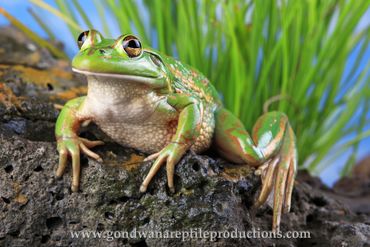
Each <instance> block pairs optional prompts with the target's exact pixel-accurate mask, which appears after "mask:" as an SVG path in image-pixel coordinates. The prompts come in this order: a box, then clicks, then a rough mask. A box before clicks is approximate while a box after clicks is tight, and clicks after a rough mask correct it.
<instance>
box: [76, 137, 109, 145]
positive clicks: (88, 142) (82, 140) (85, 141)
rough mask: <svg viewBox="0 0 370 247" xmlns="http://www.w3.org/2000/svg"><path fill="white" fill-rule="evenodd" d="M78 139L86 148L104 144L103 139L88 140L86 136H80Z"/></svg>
mask: <svg viewBox="0 0 370 247" xmlns="http://www.w3.org/2000/svg"><path fill="white" fill-rule="evenodd" d="M80 140H81V142H82V143H83V144H85V146H86V147H88V148H93V147H96V146H100V145H104V142H103V141H90V140H88V139H86V138H82V137H80Z"/></svg>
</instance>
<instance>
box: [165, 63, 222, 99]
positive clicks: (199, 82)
mask: <svg viewBox="0 0 370 247" xmlns="http://www.w3.org/2000/svg"><path fill="white" fill-rule="evenodd" d="M165 63H166V64H167V67H168V69H169V70H170V72H171V74H172V75H173V77H174V78H173V83H172V87H173V89H174V91H176V92H178V93H187V94H191V95H193V96H194V97H197V98H200V99H203V100H205V101H206V102H208V103H215V104H221V101H220V98H219V96H218V92H217V90H216V89H215V88H214V86H213V85H212V84H211V82H210V81H209V80H208V78H207V77H205V76H204V75H203V74H202V73H201V72H199V71H198V70H197V69H195V68H193V67H191V66H190V65H188V64H184V63H182V62H180V61H178V60H176V59H174V58H172V57H168V56H166V57H165Z"/></svg>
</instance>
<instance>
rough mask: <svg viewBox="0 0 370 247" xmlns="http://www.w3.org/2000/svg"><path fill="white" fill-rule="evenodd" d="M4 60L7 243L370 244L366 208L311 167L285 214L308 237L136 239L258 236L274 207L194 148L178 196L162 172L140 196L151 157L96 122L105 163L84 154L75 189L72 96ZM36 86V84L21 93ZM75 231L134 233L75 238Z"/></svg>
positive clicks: (2, 193)
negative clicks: (58, 124)
mask: <svg viewBox="0 0 370 247" xmlns="http://www.w3.org/2000/svg"><path fill="white" fill-rule="evenodd" d="M3 32H4V31H3ZM8 42H11V39H9V40H8ZM45 59H52V58H45ZM0 61H4V60H1V59H0ZM0 66H1V64H0ZM7 66H9V67H7V68H5V69H4V70H6V71H5V72H4V73H3V74H2V75H4V74H7V76H10V77H12V78H13V79H12V81H11V82H6V81H4V80H1V76H2V75H1V74H0V86H2V87H0V96H1V93H2V92H5V91H6V92H7V94H6V95H7V96H6V97H5V96H4V95H5V94H3V97H0V246H366V243H369V241H370V217H369V214H361V213H359V214H354V213H353V212H352V211H350V210H349V209H348V208H347V207H345V206H344V205H343V204H342V203H340V202H338V201H337V200H336V199H334V198H333V196H332V194H335V193H334V192H333V191H331V190H329V189H328V188H325V186H323V185H322V183H321V182H320V181H319V180H317V179H313V178H312V177H311V176H309V175H308V174H307V173H301V174H300V175H299V176H298V181H297V183H296V186H295V189H294V192H293V202H292V210H291V211H292V212H291V213H289V214H287V215H285V216H283V219H282V225H281V227H282V231H283V233H285V232H287V231H308V233H309V234H310V237H311V238H308V239H307V238H306V239H304V238H272V239H271V238H265V239H262V238H222V237H220V236H219V237H217V238H216V239H215V241H210V240H209V239H201V238H193V239H188V240H186V241H181V239H176V238H164V239H163V238H162V239H159V238H150V237H145V236H139V235H138V232H144V231H147V232H148V231H156V232H157V233H158V232H161V233H162V234H165V231H188V233H189V234H190V233H191V232H190V231H193V232H192V233H191V234H193V236H195V235H194V234H195V233H198V234H199V232H200V231H203V232H204V231H220V232H224V231H229V232H230V234H235V233H236V231H239V233H241V232H243V231H252V232H251V233H253V231H255V233H254V234H255V235H256V236H258V234H261V231H269V230H270V229H271V222H272V210H271V208H270V207H269V206H267V205H265V206H263V207H261V208H260V209H258V210H255V209H253V208H252V205H253V202H254V200H255V197H256V195H257V193H258V189H259V188H260V181H259V177H257V176H255V175H254V173H253V171H252V170H251V169H249V168H248V167H247V166H244V167H237V166H235V165H232V164H228V163H225V162H224V161H222V160H220V159H218V158H217V157H216V156H213V155H212V154H209V155H208V156H206V155H195V154H192V153H188V154H187V155H186V156H185V157H184V158H183V159H182V160H181V161H180V163H179V164H178V165H177V166H176V184H175V187H176V193H175V194H171V193H170V192H169V190H168V189H167V186H166V174H165V171H164V169H162V170H161V171H160V172H159V174H158V175H157V176H156V177H155V179H154V180H153V182H152V183H151V184H150V186H149V189H148V192H147V193H144V194H142V193H139V186H140V184H141V182H142V180H143V178H144V177H145V175H146V174H147V172H148V170H149V169H150V165H151V163H150V162H145V163H143V162H142V159H143V156H144V155H143V154H141V153H138V152H136V151H135V150H132V149H129V148H124V147H121V146H119V145H117V144H115V143H113V142H110V141H109V139H107V138H106V137H104V135H103V134H102V133H101V132H99V131H98V130H97V129H96V126H91V127H89V128H87V129H86V130H84V131H83V133H82V134H81V135H83V136H84V137H88V138H98V139H101V138H103V139H105V140H106V141H107V144H106V145H104V146H101V147H98V148H95V149H94V150H95V151H96V152H97V153H99V154H100V155H101V156H102V157H103V160H104V162H103V163H98V162H96V161H94V160H91V159H88V158H86V157H84V156H82V159H81V164H82V174H81V186H80V191H79V192H78V193H71V190H70V185H71V170H70V167H68V168H67V171H66V173H65V175H64V176H63V177H62V178H61V179H56V178H55V175H54V173H55V170H56V167H57V162H58V154H57V151H56V144H55V140H54V137H53V128H54V123H55V120H56V117H57V113H58V111H57V110H56V109H55V108H54V107H53V103H55V102H61V101H63V100H66V98H63V97H60V96H61V95H63V87H60V88H61V89H60V91H57V92H50V87H48V86H45V85H43V84H32V82H30V81H27V80H24V78H23V79H21V78H19V74H18V73H14V71H13V70H12V66H13V65H7ZM42 69H43V70H47V68H45V69H44V68H42ZM12 75H13V76H12ZM71 78H73V77H71ZM12 83H13V84H12ZM70 83H72V82H70ZM30 85H33V86H32V87H33V88H34V89H35V90H33V91H32V90H31V91H27V90H24V89H22V87H31V86H30ZM78 85H80V84H78ZM1 89H2V90H3V91H1ZM53 90H54V89H53ZM27 92H31V93H32V95H30V94H29V93H27ZM39 95H40V97H39ZM45 95H47V96H45ZM54 96H55V97H54ZM69 96H71V95H69ZM72 96H73V95H72ZM1 99H3V100H1ZM71 231H75V233H76V234H77V233H78V232H79V231H86V232H85V233H90V234H93V233H92V232H91V231H100V233H101V232H103V231H105V234H108V233H112V231H117V232H116V234H123V231H129V232H134V231H136V232H137V235H136V237H133V238H128V237H127V236H124V235H120V236H122V238H114V239H111V238H112V236H111V235H108V238H107V235H104V236H105V238H98V237H96V236H95V237H94V236H91V237H90V238H82V237H81V236H80V237H79V238H76V237H74V238H73V236H72V235H71ZM258 231H260V232H258ZM95 234H96V233H95ZM263 234H268V233H267V232H264V233H263ZM232 236H233V235H232ZM242 236H243V235H242Z"/></svg>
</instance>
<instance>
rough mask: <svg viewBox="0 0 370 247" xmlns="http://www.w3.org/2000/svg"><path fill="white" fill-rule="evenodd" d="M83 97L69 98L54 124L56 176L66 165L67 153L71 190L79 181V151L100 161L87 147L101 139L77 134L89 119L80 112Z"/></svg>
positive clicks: (99, 143)
mask: <svg viewBox="0 0 370 247" xmlns="http://www.w3.org/2000/svg"><path fill="white" fill-rule="evenodd" d="M84 101H85V97H80V98H76V99H73V100H70V101H68V102H67V104H65V106H64V107H63V109H62V111H61V112H60V114H59V116H58V119H57V122H56V125H55V136H56V139H57V149H58V152H59V166H58V169H57V171H56V176H57V177H61V176H62V175H63V173H64V170H65V168H66V166H67V158H68V155H70V156H71V157H72V187H71V188H72V191H74V192H75V191H77V190H78V187H79V183H80V151H82V152H83V153H84V154H86V155H88V156H90V157H91V158H94V159H96V160H99V161H101V158H100V156H99V155H97V154H96V153H94V152H92V151H91V150H90V149H89V148H92V147H95V146H97V145H101V144H103V142H102V141H90V140H87V139H85V138H81V137H79V136H78V135H77V133H78V129H79V127H80V125H81V123H82V122H83V121H86V120H90V118H89V117H88V116H87V115H86V114H82V111H81V108H82V106H83V103H84Z"/></svg>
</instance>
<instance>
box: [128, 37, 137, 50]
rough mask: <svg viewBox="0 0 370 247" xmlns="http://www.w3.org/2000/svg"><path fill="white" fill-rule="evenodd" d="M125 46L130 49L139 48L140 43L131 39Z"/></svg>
mask: <svg viewBox="0 0 370 247" xmlns="http://www.w3.org/2000/svg"><path fill="white" fill-rule="evenodd" d="M127 46H128V47H130V48H140V43H139V41H138V40H136V39H132V40H130V41H129V42H128V44H127Z"/></svg>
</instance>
